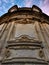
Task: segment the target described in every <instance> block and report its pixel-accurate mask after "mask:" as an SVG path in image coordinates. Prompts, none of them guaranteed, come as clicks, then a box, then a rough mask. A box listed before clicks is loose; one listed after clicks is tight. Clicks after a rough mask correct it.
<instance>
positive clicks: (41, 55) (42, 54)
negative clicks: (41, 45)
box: [39, 49, 44, 58]
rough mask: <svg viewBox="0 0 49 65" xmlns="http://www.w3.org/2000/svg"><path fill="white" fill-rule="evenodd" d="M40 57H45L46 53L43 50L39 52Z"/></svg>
mask: <svg viewBox="0 0 49 65" xmlns="http://www.w3.org/2000/svg"><path fill="white" fill-rule="evenodd" d="M39 56H40V57H41V58H43V57H44V52H43V51H42V49H40V51H39Z"/></svg>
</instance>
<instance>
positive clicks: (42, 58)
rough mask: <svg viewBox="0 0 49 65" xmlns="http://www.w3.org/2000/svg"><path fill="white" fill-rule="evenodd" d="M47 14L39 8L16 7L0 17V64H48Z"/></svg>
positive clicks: (48, 19)
mask: <svg viewBox="0 0 49 65" xmlns="http://www.w3.org/2000/svg"><path fill="white" fill-rule="evenodd" d="M48 63H49V16H47V15H46V14H44V13H43V12H42V10H41V9H40V8H38V7H37V6H35V5H33V7H32V8H26V7H23V8H18V6H17V5H15V6H13V7H12V8H10V9H9V10H8V12H7V13H6V14H4V15H3V16H1V17H0V65H48Z"/></svg>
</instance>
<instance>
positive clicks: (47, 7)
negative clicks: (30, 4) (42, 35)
mask: <svg viewBox="0 0 49 65" xmlns="http://www.w3.org/2000/svg"><path fill="white" fill-rule="evenodd" d="M41 8H42V11H43V12H44V13H46V14H47V15H49V0H44V1H43V5H42V6H41Z"/></svg>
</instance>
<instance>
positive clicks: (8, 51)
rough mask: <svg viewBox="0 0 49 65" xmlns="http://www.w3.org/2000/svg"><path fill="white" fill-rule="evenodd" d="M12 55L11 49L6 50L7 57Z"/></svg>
mask: <svg viewBox="0 0 49 65" xmlns="http://www.w3.org/2000/svg"><path fill="white" fill-rule="evenodd" d="M10 55H11V52H10V50H9V49H6V50H5V57H6V58H8V57H9V56H10Z"/></svg>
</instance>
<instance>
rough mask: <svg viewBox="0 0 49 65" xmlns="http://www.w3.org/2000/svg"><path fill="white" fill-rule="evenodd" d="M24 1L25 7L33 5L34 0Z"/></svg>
mask: <svg viewBox="0 0 49 65" xmlns="http://www.w3.org/2000/svg"><path fill="white" fill-rule="evenodd" d="M24 3H25V4H24V6H25V7H31V6H32V3H33V0H25V1H24Z"/></svg>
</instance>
